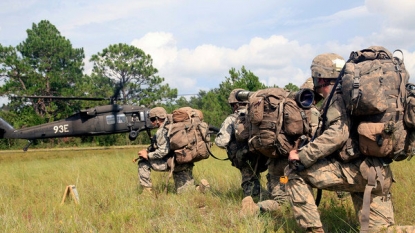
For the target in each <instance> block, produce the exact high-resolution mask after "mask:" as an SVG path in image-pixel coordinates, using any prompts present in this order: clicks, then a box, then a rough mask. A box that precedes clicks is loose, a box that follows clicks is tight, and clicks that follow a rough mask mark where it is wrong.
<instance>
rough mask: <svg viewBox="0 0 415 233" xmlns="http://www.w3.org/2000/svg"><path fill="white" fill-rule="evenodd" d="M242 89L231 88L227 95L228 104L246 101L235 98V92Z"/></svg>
mask: <svg viewBox="0 0 415 233" xmlns="http://www.w3.org/2000/svg"><path fill="white" fill-rule="evenodd" d="M243 90H244V89H241V88H236V89H233V90H232V91H231V93H230V94H229V97H228V103H229V104H236V103H248V101H239V100H238V99H236V96H235V95H236V93H237V92H238V91H243Z"/></svg>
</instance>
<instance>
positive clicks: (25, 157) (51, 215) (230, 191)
mask: <svg viewBox="0 0 415 233" xmlns="http://www.w3.org/2000/svg"><path fill="white" fill-rule="evenodd" d="M139 149H140V148H139V147H130V148H121V147H120V148H95V149H77V148H69V149H64V150H33V149H29V151H27V152H22V151H2V152H0V177H1V181H0V183H1V185H0V229H1V231H2V232H301V231H300V229H299V228H297V226H296V224H295V221H294V219H293V217H292V213H291V212H290V208H289V206H284V207H283V208H282V209H281V212H276V213H267V214H261V215H259V216H256V217H246V218H240V217H239V210H240V209H241V200H242V193H241V188H240V176H239V171H238V170H237V169H235V168H234V167H232V166H231V165H230V162H229V161H219V160H216V159H213V158H209V159H207V160H204V161H201V162H198V163H196V166H195V169H194V177H195V179H196V181H199V180H200V179H202V178H206V179H207V180H208V181H209V182H210V184H211V192H209V193H207V194H201V193H197V192H194V193H188V194H184V195H176V194H174V192H173V186H174V185H173V180H172V179H170V181H169V184H168V187H167V188H168V193H167V194H166V193H165V192H164V190H165V188H166V187H165V186H166V179H167V175H168V174H167V173H163V172H153V173H152V179H153V184H154V186H155V187H154V189H155V191H156V195H152V196H151V195H145V194H141V189H140V187H139V185H138V183H137V181H138V179H137V165H136V164H134V163H133V162H132V160H133V158H135V157H136V154H137V151H138V150H139ZM213 153H214V154H215V155H216V156H218V157H221V158H224V157H225V156H226V155H225V153H224V151H223V150H220V149H218V148H216V147H214V148H213ZM414 163H415V159H413V160H412V161H410V162H401V163H395V164H393V169H394V172H395V179H396V181H397V183H396V184H395V185H394V187H393V190H392V192H393V198H394V199H393V200H394V203H395V210H396V211H395V217H396V222H397V224H399V225H408V224H413V223H414V222H415V216H414V214H413V213H415V205H413V197H414V196H415V195H414V193H415V177H414V175H413V173H412V172H411V171H412V170H413V167H414V165H415V164H414ZM67 185H75V186H76V189H77V191H78V194H79V201H80V204H79V205H77V204H75V201H74V200H73V199H71V198H70V197H68V198H67V199H66V201H65V202H64V203H63V205H61V201H62V197H63V194H64V191H65V188H66V186H67ZM262 185H263V187H265V185H266V182H265V174H263V179H262ZM319 209H320V210H321V215H322V221H323V224H324V227H325V229H326V231H327V232H358V230H357V225H358V223H357V220H356V216H355V214H354V210H353V207H352V204H351V201H350V198H349V197H346V198H343V199H338V198H337V197H336V195H335V194H334V193H330V192H323V200H322V203H321V205H320V207H319Z"/></svg>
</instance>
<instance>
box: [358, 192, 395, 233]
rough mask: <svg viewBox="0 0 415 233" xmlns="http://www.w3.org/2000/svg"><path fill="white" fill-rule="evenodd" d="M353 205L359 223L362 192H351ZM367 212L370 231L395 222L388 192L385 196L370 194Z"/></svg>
mask: <svg viewBox="0 0 415 233" xmlns="http://www.w3.org/2000/svg"><path fill="white" fill-rule="evenodd" d="M351 197H352V201H353V205H354V208H355V211H356V213H357V216H358V217H359V222H360V223H361V213H362V206H363V193H351ZM369 208H370V212H369V229H370V231H374V232H376V231H378V230H379V229H382V228H386V227H388V226H391V225H393V224H394V223H395V220H394V213H393V204H392V200H391V196H390V194H388V195H387V196H378V195H373V194H372V195H371V203H370V207H369Z"/></svg>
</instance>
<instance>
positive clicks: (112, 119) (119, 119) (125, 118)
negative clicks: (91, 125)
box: [106, 114, 127, 125]
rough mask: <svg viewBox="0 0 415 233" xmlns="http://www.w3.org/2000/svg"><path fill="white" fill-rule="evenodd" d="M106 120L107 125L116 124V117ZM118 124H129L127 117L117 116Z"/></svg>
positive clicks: (108, 117) (109, 117) (110, 116)
mask: <svg viewBox="0 0 415 233" xmlns="http://www.w3.org/2000/svg"><path fill="white" fill-rule="evenodd" d="M106 119H107V124H108V125H113V124H115V117H114V115H109V116H106ZM117 123H118V124H121V123H127V117H125V115H124V114H120V115H117Z"/></svg>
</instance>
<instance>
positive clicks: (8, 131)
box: [0, 118, 15, 138]
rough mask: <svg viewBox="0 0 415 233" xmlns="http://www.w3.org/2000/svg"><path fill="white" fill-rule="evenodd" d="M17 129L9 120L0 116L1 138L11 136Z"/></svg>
mask: <svg viewBox="0 0 415 233" xmlns="http://www.w3.org/2000/svg"><path fill="white" fill-rule="evenodd" d="M14 131H15V129H14V128H13V126H11V125H10V124H9V123H7V121H5V120H3V118H0V138H11V135H12V134H13V132H14Z"/></svg>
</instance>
